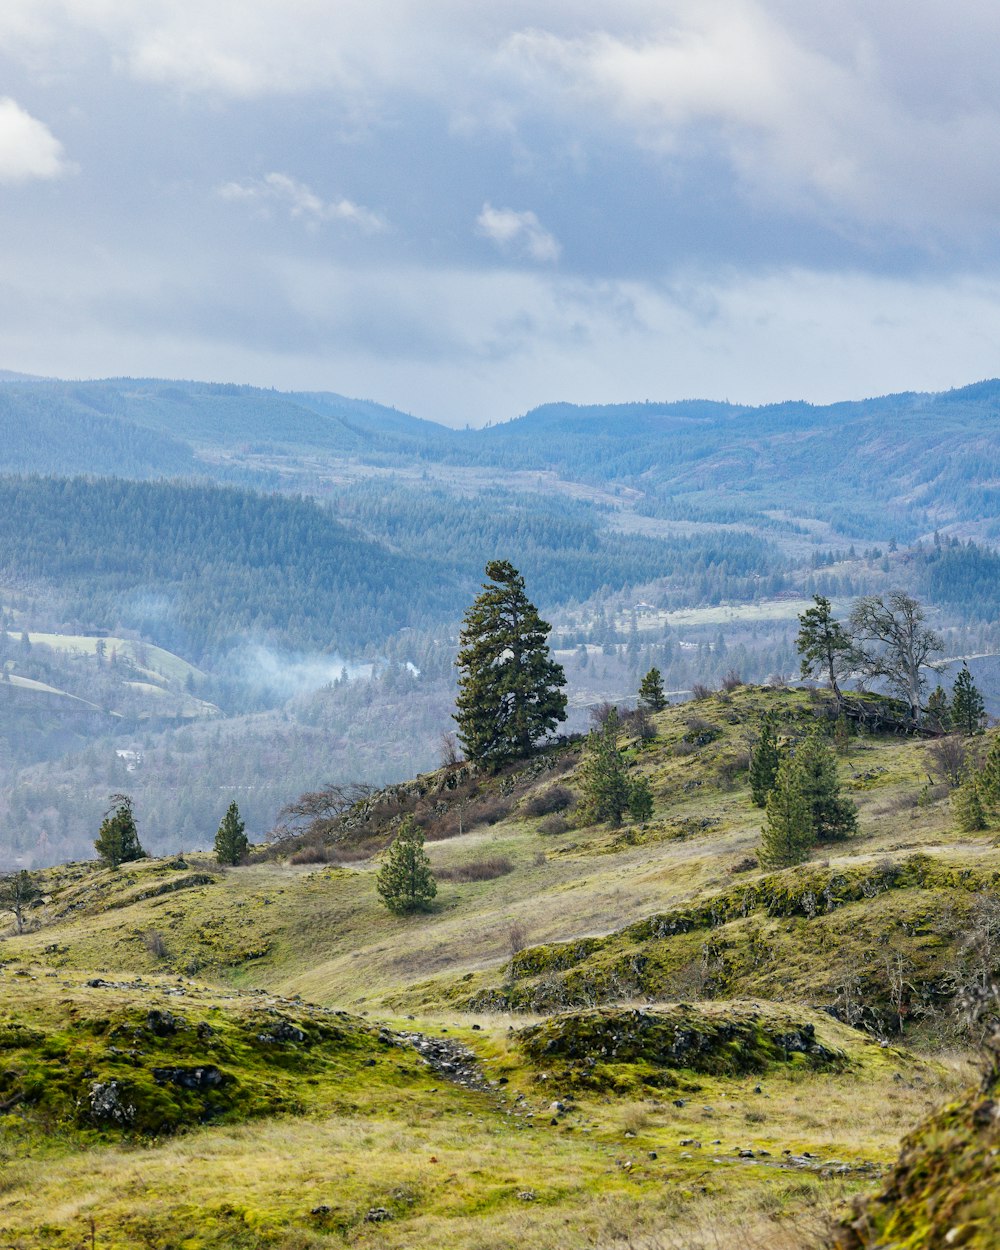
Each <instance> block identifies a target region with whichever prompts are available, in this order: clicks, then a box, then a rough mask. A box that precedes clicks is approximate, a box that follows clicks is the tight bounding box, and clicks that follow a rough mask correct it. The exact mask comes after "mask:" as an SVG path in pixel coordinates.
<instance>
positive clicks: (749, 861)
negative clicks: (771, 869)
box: [729, 855, 760, 872]
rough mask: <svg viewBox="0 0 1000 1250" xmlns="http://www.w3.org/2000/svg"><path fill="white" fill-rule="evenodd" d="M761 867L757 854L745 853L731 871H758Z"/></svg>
mask: <svg viewBox="0 0 1000 1250" xmlns="http://www.w3.org/2000/svg"><path fill="white" fill-rule="evenodd" d="M759 867H760V864H759V863H758V861H757V856H756V855H744V856H743V858H742V859H738V860H737V861H736V863H735V864H733V865H732V866H731V867H730V869H729V871H730V872H756V871H757V869H758V868H759Z"/></svg>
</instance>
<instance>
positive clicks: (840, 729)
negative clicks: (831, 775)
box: [833, 712, 851, 755]
mask: <svg viewBox="0 0 1000 1250" xmlns="http://www.w3.org/2000/svg"><path fill="white" fill-rule="evenodd" d="M833 749H834V750H835V751H836V752H837V754H838V755H848V754H849V753H850V749H851V722H850V721H849V720H848V719H847V717H846V716H845V715H844V713H843V712H841V713H840V715H839V716H838V717H837V719H836V721H834V724H833Z"/></svg>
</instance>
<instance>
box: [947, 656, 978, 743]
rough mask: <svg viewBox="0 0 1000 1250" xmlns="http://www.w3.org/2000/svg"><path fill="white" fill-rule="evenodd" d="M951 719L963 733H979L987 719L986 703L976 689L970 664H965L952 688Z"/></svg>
mask: <svg viewBox="0 0 1000 1250" xmlns="http://www.w3.org/2000/svg"><path fill="white" fill-rule="evenodd" d="M951 719H952V723H953V724H954V726H955V728H956V729H957V730H958V732H959V733H962V734H977V733H979V732H980V731H981V730H982V728H983V724H984V722H985V720H986V704H985V703H984V702H983V696H982V695H981V694H980V693H979V691H978V690H977V689H976V683H975V682H974V681H973V680H972V674H971V673H970V672H969V666H968V664H963V665H962V668H961V671H960V672H959V674H958V676H957V677H956V678H955V684H954V685H953V686H952V688H951Z"/></svg>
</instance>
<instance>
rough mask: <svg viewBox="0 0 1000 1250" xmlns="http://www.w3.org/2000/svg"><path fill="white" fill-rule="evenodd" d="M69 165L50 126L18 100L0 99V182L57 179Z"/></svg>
mask: <svg viewBox="0 0 1000 1250" xmlns="http://www.w3.org/2000/svg"><path fill="white" fill-rule="evenodd" d="M69 168H70V166H69V165H68V164H67V162H66V160H65V157H64V156H63V146H62V144H61V143H60V142H59V140H58V139H57V138H56V137H55V135H53V133H52V131H51V130H49V128H48V126H46V125H45V123H44V122H40V121H39V120H38V119H37V118H35V117H32V116H31V114H30V113H26V112H25V111H24V109H23V108H21V106H20V105H19V104H18V103H17V102H16V101H14V100H11V99H10V98H9V97H7V96H5V97H3V98H0V182H8V183H18V182H31V181H32V180H34V179H36V178H41V179H45V178H58V177H60V175H62V174H64V173H66V172H67V171H68V170H69Z"/></svg>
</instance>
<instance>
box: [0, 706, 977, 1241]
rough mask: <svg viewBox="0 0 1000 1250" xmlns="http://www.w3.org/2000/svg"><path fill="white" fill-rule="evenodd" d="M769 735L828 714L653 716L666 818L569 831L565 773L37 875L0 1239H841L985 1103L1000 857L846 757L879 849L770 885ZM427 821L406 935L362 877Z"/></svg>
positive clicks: (17, 939)
mask: <svg viewBox="0 0 1000 1250" xmlns="http://www.w3.org/2000/svg"><path fill="white" fill-rule="evenodd" d="M764 710H774V711H777V712H778V713H779V715H780V718H781V724H782V726H783V731H784V735H785V740H786V744H787V745H792V744H793V743H794V741H795V740H796V739H797V738H798V737H799V736H801V735H802V734H803V733H804V732H805V731H806V730H807V729H808V728H809V727H810V726H811V725H812V724H814V723H815V721H816V717H817V714H819V713H822V712H823V707H822V704H821V702H817V701H816V700H815V699H814V698H813V697H812V696H811V695H810V694H809V693H808V692H806V691H786V690H762V689H753V688H747V687H744V688H740V689H737V690H735V691H732V692H731V693H729V694H723V695H717V696H714V697H712V698H710V699H707V700H704V701H702V702H700V703H698V704H694V705H686V706H684V707H677V708H670V709H667V711H665V712H663V713H661V714H659V715H658V716H656V717H655V718H654V724H655V731H656V732H655V736H654V737H652V738H651V739H649V740H645V741H641V740H638V739H637V740H634V741H631V742H630V743H629V744H628V745H627V753H628V756H629V758H630V760H631V767H632V768H633V770H634V771H635V772H641V773H643V774H644V775H646V776H647V777H648V778H649V780H650V782H651V784H652V787H653V791H654V795H655V811H654V816H653V818H652V820H650V821H648V822H646V823H645V824H644V825H632V826H630V825H626V826H624V827H622V828H619V829H611V828H608V827H605V826H580V825H578V824H575V823H574V821H573V813H572V805H571V803H570V806H569V807H567V806H566V803H565V800H566V795H568V796H572V795H573V794H574V793H575V792H576V789H577V780H576V778H577V771H576V770H577V767H578V764H579V760H580V746H579V744H570V745H568V746H566V747H562V748H553V749H552V750H550V751H549V752H547V753H545V754H543V755H541V756H539V757H538V758H536V759H535V760H533V761H531V762H530V763H529V764H528V765H527V766H524V767H521V768H520V769H512V770H511V771H510V772H508V773H506V774H502V775H500V776H497V777H484V776H474V775H470V774H469V772H468V770H467V769H464V768H462V767H460V766H459V767H455V768H452V769H449V770H444V771H442V772H440V773H435V774H428V775H426V776H424V777H421V778H418V779H415V780H414V781H413V782H411V783H407V784H405V785H402V786H397V787H392V788H391V789H390V790H389V791H387V792H385V793H383V794H381V795H380V796H377V798H376V799H375V800H374V801H371V802H369V803H367V804H366V805H365V806H363V807H361V808H358V809H357V810H356V811H354V812H353V813H351V814H350V816H349V818H348V819H347V820H346V821H345V822H344V827H343V828H342V829H341V830H340V831H339V832H336V831H335V832H334V834H333V835H328V836H327V837H326V838H316V837H306V838H305V839H300V840H299V841H298V842H297V843H294V844H292V845H289V846H288V847H287V848H285V850H284V852H282V853H277V852H272V853H270V854H269V855H268V856H266V857H264V858H262V859H260V860H259V862H256V863H252V864H251V865H249V866H246V867H241V868H237V869H231V870H223V869H220V868H219V867H218V866H217V865H215V864H214V863H213V862H212V861H211V859H210V858H209V857H207V856H188V857H186V858H184V859H173V860H151V861H142V862H139V863H137V864H132V865H127V866H125V867H123V868H122V869H120V870H118V871H109V870H106V869H101V868H99V867H97V866H95V865H93V864H73V865H64V866H62V867H60V868H54V869H50V870H47V871H46V872H45V873H43V874H40V877H39V880H40V882H41V884H42V885H43V889H44V897H43V899H42V900H41V901H40V902H39V904H38V906H37V907H35V908H34V909H33V910H32V911H31V913H30V918H29V920H30V923H29V925H28V931H27V932H25V933H24V934H23V935H21V936H16V935H14V934H11V935H9V936H8V938H7V940H6V942H5V943H4V944H3V945H2V946H0V961H2V962H0V985H2V987H3V993H2V995H0V1107H2V1113H0V1150H2V1151H3V1152H4V1157H5V1158H6V1160H7V1165H8V1166H7V1171H6V1172H5V1179H4V1183H3V1185H2V1186H0V1237H2V1239H3V1240H4V1242H5V1244H10V1245H12V1246H16V1247H33V1246H71V1245H77V1244H80V1242H81V1241H83V1240H84V1239H85V1238H86V1237H89V1236H91V1230H92V1229H93V1237H94V1239H95V1244H98V1245H106V1246H108V1247H117V1246H122V1247H124V1246H131V1245H140V1244H141V1245H156V1246H160V1245H167V1244H170V1245H185V1246H190V1247H222V1246H233V1245H242V1246H253V1247H258V1246H260V1247H263V1246H281V1247H314V1246H316V1247H318V1246H340V1245H344V1246H347V1245H359V1246H368V1245H370V1246H391V1247H395V1246H399V1247H404V1246H412V1245H414V1244H420V1245H422V1246H427V1247H431V1248H433V1247H437V1246H442V1247H443V1246H445V1245H448V1246H460V1247H480V1246H482V1247H485V1246H490V1247H508V1246H509V1247H514V1246H523V1245H524V1244H529V1245H531V1246H533V1247H536V1246H537V1247H543V1248H545V1247H552V1250H557V1248H561V1247H568V1246H577V1245H581V1244H593V1245H599V1246H611V1245H612V1244H614V1243H615V1242H616V1241H617V1242H619V1243H621V1242H622V1241H624V1240H626V1239H627V1238H631V1239H632V1242H633V1244H636V1245H638V1244H648V1245H649V1246H650V1247H651V1248H654V1250H660V1248H663V1250H667V1248H670V1250H672V1248H673V1247H675V1246H685V1247H701V1248H702V1250H716V1248H718V1247H723V1248H732V1250H736V1248H737V1247H740V1248H742V1247H763V1246H768V1247H771V1248H775V1247H776V1248H778V1250H793V1248H795V1250H805V1247H806V1246H816V1245H819V1244H820V1243H821V1240H822V1238H823V1237H825V1236H826V1232H825V1230H826V1229H827V1228H828V1227H829V1222H830V1221H831V1220H832V1219H833V1218H834V1216H835V1215H836V1214H837V1213H838V1212H843V1210H844V1202H845V1200H846V1198H848V1197H850V1196H851V1195H852V1194H857V1195H864V1194H866V1193H870V1192H872V1191H873V1190H874V1189H875V1188H877V1187H878V1185H879V1184H882V1183H884V1181H882V1179H881V1178H882V1175H883V1173H884V1172H885V1170H886V1169H887V1168H888V1167H889V1165H890V1163H891V1162H892V1160H893V1159H894V1158H895V1157H896V1154H897V1151H898V1144H899V1139H900V1136H901V1134H902V1133H904V1132H905V1131H906V1130H907V1129H909V1128H910V1127H911V1126H913V1125H915V1124H916V1123H917V1122H918V1121H920V1120H921V1119H922V1118H923V1117H924V1116H925V1115H927V1114H928V1113H929V1112H930V1111H931V1110H932V1109H933V1108H934V1107H935V1106H936V1105H938V1104H939V1103H940V1102H941V1101H942V1100H943V1099H944V1098H946V1097H948V1096H953V1095H954V1094H956V1093H957V1092H958V1091H959V1090H960V1088H961V1087H962V1085H963V1084H964V1083H965V1082H967V1081H968V1079H969V1067H968V1065H967V1063H966V1061H965V1058H964V1057H963V1056H964V1054H965V1053H966V1051H967V1049H968V1047H969V1045H970V1039H969V1037H968V1034H967V1032H966V1031H964V1029H963V1017H962V1013H961V1012H960V1011H959V1010H958V995H959V992H960V990H961V989H962V987H963V985H968V984H971V983H972V982H973V981H974V980H975V979H976V978H977V977H979V976H981V975H982V973H983V971H984V968H986V969H988V968H989V967H992V963H993V961H994V960H995V950H996V946H995V944H994V945H992V946H991V945H990V943H989V941H988V939H989V938H990V935H992V934H993V932H994V929H995V920H996V917H995V916H994V915H993V913H992V912H991V910H990V903H991V900H994V899H995V893H996V885H997V882H998V880H1000V850H998V849H997V847H995V846H994V844H993V839H994V833H993V831H986V832H985V833H983V834H978V835H964V834H961V833H960V832H958V830H957V829H956V826H955V822H954V818H953V815H952V812H951V807H950V801H949V798H948V792H947V789H946V788H945V787H944V786H943V785H942V784H941V783H940V782H939V781H937V780H936V779H935V777H934V773H935V769H936V764H935V761H934V758H933V744H932V743H928V742H926V741H921V740H917V739H912V738H906V737H897V736H892V737H878V736H865V737H853V738H851V739H850V742H849V749H848V751H847V753H846V754H845V755H844V756H842V757H841V759H840V763H839V768H840V771H841V776H842V781H843V784H844V787H845V790H846V792H847V793H849V794H850V795H851V797H852V798H854V799H855V801H856V802H857V803H858V806H859V809H860V832H859V835H858V837H857V838H856V839H854V840H852V841H850V842H849V843H846V844H842V845H841V846H839V847H838V848H837V849H836V853H835V854H833V855H831V856H830V857H829V858H828V859H827V858H824V857H822V856H821V855H815V856H814V858H813V859H812V860H811V861H810V862H809V863H807V864H804V865H801V866H799V867H797V868H793V869H788V870H785V871H783V872H761V871H760V870H759V868H758V867H757V865H756V863H755V862H754V860H753V856H754V852H755V850H756V846H757V839H758V836H759V829H760V823H761V814H760V811H759V809H757V808H754V807H753V806H752V805H751V803H750V800H749V794H748V791H747V787H746V782H745V755H746V750H747V743H748V735H750V734H752V733H753V732H754V730H755V727H756V725H757V723H758V719H759V716H760V714H761V713H762V712H763V711H764ZM928 774H930V779H929V776H928ZM556 787H559V788H561V789H562V790H563V791H565V792H566V794H564V795H563V796H562V798H561V799H560V801H559V804H558V806H560V807H561V808H562V811H560V812H555V813H554V812H552V811H551V810H550V811H549V812H548V813H544V812H543V811H542V809H543V808H545V807H546V806H549V807H550V808H551V806H552V805H551V803H550V802H547V801H546V798H548V799H550V798H551V795H552V792H553V790H554V789H555V788H556ZM406 811H412V812H413V813H414V814H415V815H416V816H417V818H418V819H419V820H420V821H421V822H422V823H423V824H424V825H425V828H426V832H427V835H428V843H427V846H428V850H429V853H430V856H431V859H432V862H433V865H434V868H435V871H436V872H437V875H438V878H439V894H438V899H437V904H436V906H435V909H434V910H433V911H432V912H430V913H429V914H427V915H419V916H413V917H407V918H398V917H393V916H391V915H389V913H387V912H386V911H385V909H384V908H383V907H382V906H381V904H380V903H379V902H378V898H377V895H376V892H375V889H374V875H375V870H376V868H377V865H378V850H379V847H380V846H382V845H384V844H385V842H386V840H387V839H388V837H390V836H391V833H392V830H393V828H394V827H395V826H396V824H397V823H398V820H399V818H400V816H401V814H402V813H404V812H406ZM556 818H557V819H556ZM977 934H978V935H979V937H980V938H982V941H978V940H970V939H972V938H975V937H976V935H977ZM345 1010H347V1011H349V1012H351V1013H353V1014H351V1015H344V1014H341V1013H343V1012H344V1011H345ZM164 1012H166V1013H169V1015H170V1016H171V1018H172V1022H171V1021H168V1022H167V1023H166V1024H165V1025H164V1024H163V1022H162V1013H164ZM279 1034H280V1036H279ZM413 1034H416V1035H418V1036H410V1037H408V1036H407V1035H413ZM262 1038H265V1039H266V1038H270V1039H275V1038H276V1039H277V1040H262ZM157 1074H159V1075H157ZM95 1086H97V1087H99V1088H98V1089H97V1092H96V1093H95ZM109 1091H110V1092H109ZM95 1100H96V1102H95ZM95 1105H96V1106H97V1107H98V1108H99V1110H98V1111H97V1113H96V1114H95V1110H94V1108H95ZM109 1107H110V1110H107V1108H109ZM122 1107H124V1108H129V1107H131V1108H133V1110H132V1111H131V1112H128V1113H127V1114H126V1112H125V1111H120V1108H122ZM100 1108H105V1110H100ZM116 1108H118V1109H119V1112H118V1113H116V1110H115V1109H116ZM136 1178H141V1179H136ZM91 1220H92V1221H93V1225H91V1223H90V1221H91ZM643 1238H646V1239H647V1240H646V1241H643ZM171 1239H173V1240H171ZM87 1244H89V1243H87ZM865 1244H866V1245H867V1243H865ZM872 1244H873V1245H874V1244H881V1243H875V1242H873V1243H872ZM916 1244H917V1243H914V1245H916ZM920 1244H923V1243H920ZM930 1244H932V1243H928V1245H930ZM933 1244H936V1243H933Z"/></svg>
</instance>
